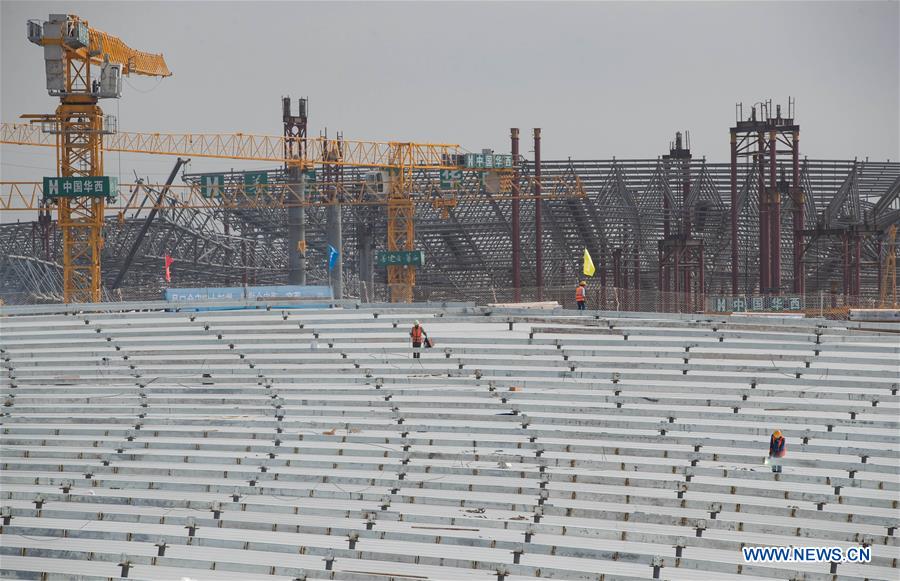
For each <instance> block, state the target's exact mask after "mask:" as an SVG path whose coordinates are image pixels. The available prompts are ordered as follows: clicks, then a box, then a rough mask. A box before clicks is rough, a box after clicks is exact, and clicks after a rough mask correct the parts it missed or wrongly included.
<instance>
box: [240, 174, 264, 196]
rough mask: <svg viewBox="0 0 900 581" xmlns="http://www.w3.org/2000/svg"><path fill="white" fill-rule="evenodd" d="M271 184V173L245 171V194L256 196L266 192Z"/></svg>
mask: <svg viewBox="0 0 900 581" xmlns="http://www.w3.org/2000/svg"><path fill="white" fill-rule="evenodd" d="M268 184H269V174H268V173H267V172H264V171H245V172H244V194H246V195H248V196H256V195H259V194H265V193H266V189H267V188H268Z"/></svg>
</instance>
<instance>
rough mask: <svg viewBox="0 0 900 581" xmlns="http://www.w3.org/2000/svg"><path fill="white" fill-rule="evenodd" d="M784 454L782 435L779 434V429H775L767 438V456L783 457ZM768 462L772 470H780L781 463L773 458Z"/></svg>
mask: <svg viewBox="0 0 900 581" xmlns="http://www.w3.org/2000/svg"><path fill="white" fill-rule="evenodd" d="M784 455H785V449H784V436H783V435H782V434H781V430H775V432H774V433H773V434H772V437H771V438H770V439H769V458H784ZM769 462H770V463H771V464H772V472H779V473H780V472H781V464H779V463H778V462H777V461H773V460H770V461H769Z"/></svg>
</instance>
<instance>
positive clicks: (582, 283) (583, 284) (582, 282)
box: [578, 281, 587, 286]
mask: <svg viewBox="0 0 900 581" xmlns="http://www.w3.org/2000/svg"><path fill="white" fill-rule="evenodd" d="M578 286H587V283H586V282H584V281H581V282H580V283H578Z"/></svg>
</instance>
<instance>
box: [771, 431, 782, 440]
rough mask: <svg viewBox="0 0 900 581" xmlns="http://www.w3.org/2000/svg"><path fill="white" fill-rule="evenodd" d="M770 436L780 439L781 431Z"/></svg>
mask: <svg viewBox="0 0 900 581" xmlns="http://www.w3.org/2000/svg"><path fill="white" fill-rule="evenodd" d="M772 435H773V436H775V437H776V438H780V437H781V430H775V433H774V434H772Z"/></svg>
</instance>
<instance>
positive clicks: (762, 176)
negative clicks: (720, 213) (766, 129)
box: [756, 131, 772, 295]
mask: <svg viewBox="0 0 900 581" xmlns="http://www.w3.org/2000/svg"><path fill="white" fill-rule="evenodd" d="M764 135H765V134H764V133H763V132H762V131H760V132H758V133H757V136H756V143H757V155H756V169H757V170H758V172H759V176H758V177H759V179H758V180H757V181H758V182H759V183H758V185H757V188H758V189H759V294H762V295H764V294H768V292H769V273H770V272H772V270H771V265H770V264H769V195H768V194H769V192H768V190H767V189H766V140H765V137H763V136H764Z"/></svg>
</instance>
